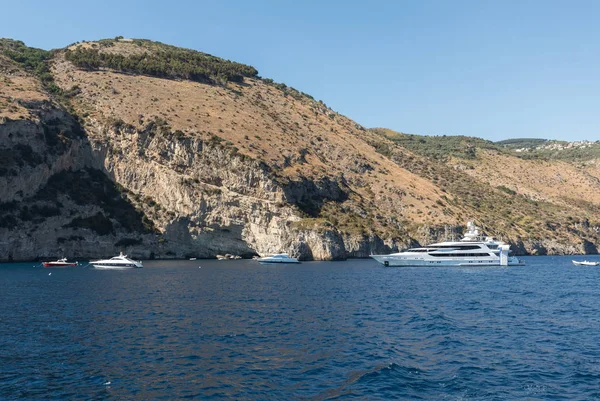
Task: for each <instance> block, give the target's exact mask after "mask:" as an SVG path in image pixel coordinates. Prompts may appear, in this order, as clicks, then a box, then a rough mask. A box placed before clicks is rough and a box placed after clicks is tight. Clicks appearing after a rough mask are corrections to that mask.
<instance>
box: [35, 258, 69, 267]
mask: <svg viewBox="0 0 600 401" xmlns="http://www.w3.org/2000/svg"><path fill="white" fill-rule="evenodd" d="M42 265H44V267H67V266H77V262H67V258H62V259H58V260H55V261H53V262H42Z"/></svg>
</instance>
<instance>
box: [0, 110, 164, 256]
mask: <svg viewBox="0 0 600 401" xmlns="http://www.w3.org/2000/svg"><path fill="white" fill-rule="evenodd" d="M28 107H29V108H30V112H31V114H33V115H34V116H35V117H36V118H34V119H31V120H18V121H13V120H6V119H5V120H4V121H3V122H4V123H3V124H0V134H1V136H2V140H1V141H0V182H3V183H4V185H6V188H8V189H9V190H8V191H4V192H3V193H2V198H0V201H1V202H0V232H1V231H4V232H5V233H6V238H7V241H6V243H7V244H6V249H4V250H3V249H0V259H6V260H11V259H13V260H23V259H35V258H37V257H50V256H56V257H62V256H64V255H62V253H63V252H64V250H65V249H74V250H79V249H81V250H83V249H84V248H86V247H87V248H88V249H90V248H93V247H94V245H93V244H94V243H97V242H98V241H100V242H103V243H105V244H115V245H116V244H118V243H119V241H118V239H119V238H120V239H122V237H123V236H128V235H129V236H130V237H133V238H134V239H136V240H139V237H140V235H144V234H151V233H152V232H153V231H154V227H153V224H152V222H151V221H150V220H149V219H148V218H147V217H146V216H145V215H144V213H143V212H142V211H139V210H137V209H136V208H135V207H134V206H133V205H132V203H131V202H130V201H129V200H128V198H127V196H126V191H125V190H124V189H123V188H120V187H119V186H118V185H117V184H115V183H114V182H113V181H112V180H111V179H110V177H109V175H108V174H106V172H105V171H102V170H101V168H102V167H101V166H102V163H101V161H99V160H97V156H95V155H94V152H93V151H92V146H91V144H90V142H89V139H88V137H87V135H86V133H85V131H84V129H83V127H82V126H81V124H80V123H79V120H78V118H77V117H75V116H73V115H71V114H69V113H68V112H67V111H65V110H64V109H61V108H59V107H57V106H55V105H53V104H51V103H49V102H38V103H35V104H33V103H32V104H29V105H28ZM146 238H151V237H146ZM25 242H30V243H34V244H39V245H38V246H37V247H36V246H32V245H29V246H28V245H27V244H25ZM121 243H122V241H121ZM25 249H28V251H25ZM82 252H83V251H82ZM69 256H71V255H69ZM73 256H75V255H73ZM79 256H81V255H79Z"/></svg>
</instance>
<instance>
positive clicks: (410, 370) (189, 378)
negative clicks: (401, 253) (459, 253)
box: [0, 256, 600, 400]
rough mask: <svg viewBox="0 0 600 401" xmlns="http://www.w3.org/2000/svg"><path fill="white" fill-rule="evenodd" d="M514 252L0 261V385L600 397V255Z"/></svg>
mask: <svg viewBox="0 0 600 401" xmlns="http://www.w3.org/2000/svg"><path fill="white" fill-rule="evenodd" d="M594 258H597V259H598V260H600V257H597V256H596V257H594V256H591V257H587V259H594ZM524 259H525V261H526V263H527V265H525V266H519V267H510V268H490V267H485V268H444V267H435V268H429V267H421V268H384V267H381V266H380V265H378V264H377V263H376V262H374V261H372V260H352V261H346V262H306V263H302V264H300V265H286V266H263V265H260V264H258V263H256V262H254V261H248V260H240V261H208V260H197V261H147V262H145V268H144V269H132V270H124V271H106V270H95V269H93V268H85V267H72V268H62V269H59V268H54V269H47V268H43V267H40V266H39V265H37V266H34V264H33V263H21V264H3V265H0V399H1V400H181V399H194V400H355V399H360V400H396V399H401V400H513V399H518V400H591V399H598V398H600V267H584V266H574V265H573V264H572V263H571V260H572V259H579V260H583V259H585V258H584V257H528V258H524ZM50 273H52V274H50Z"/></svg>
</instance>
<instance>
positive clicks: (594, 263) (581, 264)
mask: <svg viewBox="0 0 600 401" xmlns="http://www.w3.org/2000/svg"><path fill="white" fill-rule="evenodd" d="M573 264H574V265H576V266H600V262H590V261H589V260H584V261H581V262H579V261H577V260H574V261H573Z"/></svg>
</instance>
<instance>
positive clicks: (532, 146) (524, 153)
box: [496, 138, 600, 162]
mask: <svg viewBox="0 0 600 401" xmlns="http://www.w3.org/2000/svg"><path fill="white" fill-rule="evenodd" d="M496 144H498V145H499V146H501V147H502V148H504V149H509V150H512V151H514V152H513V153H512V155H513V156H517V157H520V158H522V159H529V160H531V159H541V160H563V161H567V162H583V161H589V160H597V159H600V142H598V141H596V142H589V141H581V142H567V141H554V140H548V139H536V138H522V139H507V140H505V141H499V142H496Z"/></svg>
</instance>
